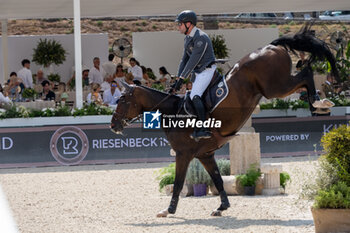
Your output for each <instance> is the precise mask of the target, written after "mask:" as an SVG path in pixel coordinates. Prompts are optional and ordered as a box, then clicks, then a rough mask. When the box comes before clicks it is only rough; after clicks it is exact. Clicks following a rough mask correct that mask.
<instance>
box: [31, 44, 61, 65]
mask: <svg viewBox="0 0 350 233" xmlns="http://www.w3.org/2000/svg"><path fill="white" fill-rule="evenodd" d="M65 60H66V51H65V50H64V48H63V47H62V45H61V44H60V43H59V42H57V41H56V40H54V39H53V40H48V39H44V40H42V39H40V40H39V42H38V44H37V47H36V48H35V49H34V54H33V62H35V63H36V64H39V65H43V66H44V67H48V66H50V65H51V64H56V65H60V64H62V63H63V62H64V61H65Z"/></svg>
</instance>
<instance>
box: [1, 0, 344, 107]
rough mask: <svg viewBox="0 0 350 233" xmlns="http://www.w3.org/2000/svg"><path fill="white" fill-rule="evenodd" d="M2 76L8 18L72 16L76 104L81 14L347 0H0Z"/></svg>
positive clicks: (321, 5) (340, 1)
mask: <svg viewBox="0 0 350 233" xmlns="http://www.w3.org/2000/svg"><path fill="white" fill-rule="evenodd" d="M0 6H1V7H0V19H1V20H2V36H3V38H4V39H3V40H2V47H3V56H4V69H3V73H4V75H6V76H4V77H7V63H6V58H7V44H6V43H7V39H6V36H7V19H30V18H66V17H69V18H71V17H73V16H74V29H75V30H74V35H75V64H76V87H77V89H76V93H77V94H76V105H77V107H81V106H82V89H81V88H80V87H81V37H80V17H112V16H144V15H148V16H150V15H169V14H172V15H175V14H177V13H179V12H181V11H182V10H184V9H192V10H194V11H195V12H197V13H198V14H215V13H239V12H285V11H293V12H300V11H323V10H332V9H336V10H348V9H350V1H349V0H332V1H329V0H307V1H306V0H294V1H290V0H185V1H184V0H102V1H96V0H0Z"/></svg>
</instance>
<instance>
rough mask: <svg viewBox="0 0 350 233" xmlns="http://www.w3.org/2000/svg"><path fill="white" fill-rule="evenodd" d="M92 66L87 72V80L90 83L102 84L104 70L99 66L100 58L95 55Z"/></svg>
mask: <svg viewBox="0 0 350 233" xmlns="http://www.w3.org/2000/svg"><path fill="white" fill-rule="evenodd" d="M93 62H94V67H92V68H91V69H90V72H89V82H90V84H94V83H97V84H100V85H101V84H102V82H103V77H104V76H105V71H104V70H103V68H102V67H100V58H98V57H95V58H94V60H93Z"/></svg>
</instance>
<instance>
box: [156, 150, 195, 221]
mask: <svg viewBox="0 0 350 233" xmlns="http://www.w3.org/2000/svg"><path fill="white" fill-rule="evenodd" d="M192 158H193V157H191V156H185V155H184V154H180V153H177V154H176V172H175V182H174V190H173V196H172V198H171V201H170V205H169V207H168V209H165V210H162V211H160V212H159V213H158V214H157V217H166V216H167V215H168V214H175V212H176V207H177V204H178V202H179V195H180V192H181V190H182V188H183V185H184V182H185V177H186V173H187V168H188V165H189V163H190V161H191V160H192Z"/></svg>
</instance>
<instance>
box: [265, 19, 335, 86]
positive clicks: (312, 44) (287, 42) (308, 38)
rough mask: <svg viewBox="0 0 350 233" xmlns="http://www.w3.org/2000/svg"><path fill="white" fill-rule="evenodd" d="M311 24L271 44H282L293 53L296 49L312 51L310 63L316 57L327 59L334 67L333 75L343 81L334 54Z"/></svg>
mask: <svg viewBox="0 0 350 233" xmlns="http://www.w3.org/2000/svg"><path fill="white" fill-rule="evenodd" d="M311 26H312V25H311V24H310V25H308V24H306V25H305V26H304V27H302V28H301V30H300V31H299V32H298V33H296V34H295V35H294V36H283V37H280V38H278V39H276V40H274V41H272V42H271V44H272V45H276V46H277V45H281V46H283V47H285V48H286V49H287V48H289V49H290V50H291V51H292V52H293V53H295V50H298V51H304V52H309V53H311V56H310V58H309V61H308V63H309V64H311V63H312V62H313V61H315V59H316V58H318V59H320V60H324V59H327V60H328V62H329V63H330V65H331V68H332V75H333V76H334V77H335V79H336V80H337V81H338V82H341V81H340V77H339V73H338V70H337V67H336V60H335V57H334V55H333V54H332V52H331V50H330V49H329V47H328V46H327V44H326V43H325V42H324V41H322V40H320V39H318V38H316V37H315V36H314V32H313V31H311V30H310V28H311Z"/></svg>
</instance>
